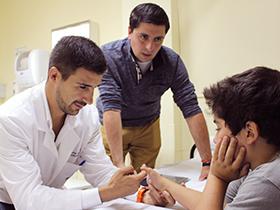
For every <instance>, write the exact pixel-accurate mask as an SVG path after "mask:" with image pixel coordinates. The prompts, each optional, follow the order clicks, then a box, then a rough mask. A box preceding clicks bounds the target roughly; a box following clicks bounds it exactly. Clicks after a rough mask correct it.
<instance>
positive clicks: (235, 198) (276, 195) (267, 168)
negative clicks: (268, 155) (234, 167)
mask: <svg viewBox="0 0 280 210" xmlns="http://www.w3.org/2000/svg"><path fill="white" fill-rule="evenodd" d="M225 201H226V203H227V205H226V207H225V209H226V210H241V209H246V210H270V209H271V210H272V209H274V210H275V209H280V158H279V157H278V158H277V159H275V160H274V161H272V162H269V163H265V164H262V165H260V166H258V167H257V168H256V169H255V170H253V171H251V172H250V173H249V174H248V175H247V177H243V178H241V179H238V180H236V181H233V182H231V183H230V185H229V187H228V189H227V193H226V197H225Z"/></svg>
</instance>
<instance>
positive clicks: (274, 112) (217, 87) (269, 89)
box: [203, 67, 280, 148]
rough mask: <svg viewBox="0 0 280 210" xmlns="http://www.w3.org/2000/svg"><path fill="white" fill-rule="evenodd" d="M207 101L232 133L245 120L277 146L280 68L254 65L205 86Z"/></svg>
mask: <svg viewBox="0 0 280 210" xmlns="http://www.w3.org/2000/svg"><path fill="white" fill-rule="evenodd" d="M203 94H204V97H205V99H206V103H207V105H208V106H209V107H210V109H211V110H212V112H213V114H215V115H216V116H217V117H218V118H221V119H223V120H224V121H225V123H226V125H227V126H228V127H229V129H230V130H231V132H232V134H233V135H237V134H238V133H239V132H240V131H241V130H242V129H243V128H245V126H246V123H247V122H248V121H253V122H255V123H256V124H257V126H258V129H259V133H260V136H261V137H263V138H264V139H266V141H267V143H269V144H273V145H275V146H277V147H279V148H280V72H279V71H277V70H273V69H270V68H266V67H255V68H253V69H249V70H247V71H244V72H243V73H240V74H236V75H234V76H232V77H228V78H225V79H224V80H221V81H220V82H218V83H216V84H214V85H212V86H210V88H206V89H204V92H203Z"/></svg>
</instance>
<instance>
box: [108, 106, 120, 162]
mask: <svg viewBox="0 0 280 210" xmlns="http://www.w3.org/2000/svg"><path fill="white" fill-rule="evenodd" d="M103 123H104V128H105V132H106V136H107V142H108V144H109V147H110V153H111V156H112V161H113V163H114V165H116V166H119V165H122V164H123V142H122V124H121V115H120V111H115V110H109V111H106V112H104V114H103Z"/></svg>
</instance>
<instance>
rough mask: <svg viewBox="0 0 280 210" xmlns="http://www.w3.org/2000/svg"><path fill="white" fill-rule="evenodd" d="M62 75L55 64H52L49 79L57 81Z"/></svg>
mask: <svg viewBox="0 0 280 210" xmlns="http://www.w3.org/2000/svg"><path fill="white" fill-rule="evenodd" d="M60 77H61V74H60V72H59V70H58V69H57V68H56V67H55V66H52V67H51V68H50V69H49V71H48V79H49V80H52V81H56V80H57V79H59V78H60Z"/></svg>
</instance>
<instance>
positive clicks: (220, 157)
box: [218, 136, 229, 161]
mask: <svg viewBox="0 0 280 210" xmlns="http://www.w3.org/2000/svg"><path fill="white" fill-rule="evenodd" d="M228 144H229V138H228V137H227V136H224V137H223V139H222V141H221V146H220V149H219V154H218V160H220V161H224V159H225V155H226V152H227V148H228Z"/></svg>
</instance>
